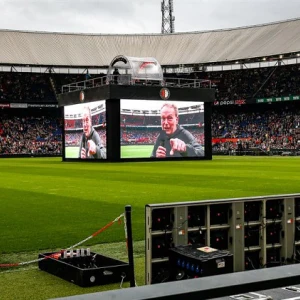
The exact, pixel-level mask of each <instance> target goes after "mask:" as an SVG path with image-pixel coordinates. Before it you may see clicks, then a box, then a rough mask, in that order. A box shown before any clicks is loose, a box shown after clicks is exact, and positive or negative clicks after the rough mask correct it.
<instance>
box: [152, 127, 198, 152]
mask: <svg viewBox="0 0 300 300" xmlns="http://www.w3.org/2000/svg"><path fill="white" fill-rule="evenodd" d="M176 138H177V139H180V140H182V141H183V142H185V144H186V152H178V151H175V152H174V155H170V151H171V149H172V148H171V145H170V139H176ZM159 146H162V147H164V148H166V152H167V154H166V157H193V156H204V148H203V147H202V146H201V145H200V144H199V143H198V142H197V141H196V139H195V137H194V136H193V135H192V134H191V133H190V132H189V131H187V130H186V129H184V128H183V127H182V126H180V125H177V129H176V131H175V132H174V133H173V134H171V135H167V134H166V132H165V131H164V130H162V131H161V133H160V134H159V136H158V137H157V140H156V142H155V145H154V148H153V151H152V154H151V157H156V150H157V148H158V147H159Z"/></svg>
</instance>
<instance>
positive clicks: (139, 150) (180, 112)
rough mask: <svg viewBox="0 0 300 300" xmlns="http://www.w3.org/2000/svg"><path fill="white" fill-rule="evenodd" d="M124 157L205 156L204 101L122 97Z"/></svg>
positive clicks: (121, 116) (122, 151)
mask: <svg viewBox="0 0 300 300" xmlns="http://www.w3.org/2000/svg"><path fill="white" fill-rule="evenodd" d="M120 126H121V158H169V157H170V158H172V157H177V158H178V157H179V158H180V157H181V158H185V157H204V154H205V152H204V150H205V149H204V103H203V102H191V101H166V102H165V101H161V100H158V101H153V100H126V99H122V100H121V114H120Z"/></svg>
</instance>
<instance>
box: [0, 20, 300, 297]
mask: <svg viewBox="0 0 300 300" xmlns="http://www.w3.org/2000/svg"><path fill="white" fill-rule="evenodd" d="M299 28H300V19H292V20H285V21H281V22H276V23H270V24H262V25H256V26H251V27H243V28H233V29H228V30H227V29H224V30H214V31H208V32H187V33H170V34H132V35H113V34H110V35H109V34H102V35H97V34H69V33H48V32H30V31H13V30H0V39H1V40H2V41H3V43H2V46H1V47H0V48H1V51H0V58H1V60H0V61H1V65H0V78H1V80H0V107H1V120H0V164H1V172H0V176H1V198H0V203H1V218H0V228H1V235H0V295H1V298H2V297H3V299H49V298H55V297H70V296H73V295H83V294H87V293H94V292H103V291H106V290H116V289H120V286H121V287H128V286H129V284H128V282H125V283H124V284H123V281H122V282H120V283H118V284H111V285H104V286H93V287H89V288H84V289H83V288H80V287H78V286H76V285H74V284H72V283H70V282H67V281H64V280H61V279H60V278H57V277H56V276H52V275H50V274H48V273H46V272H42V271H41V270H39V269H38V266H37V263H36V262H34V263H30V262H32V261H35V260H36V259H37V257H38V254H39V253H46V252H51V251H60V250H61V249H66V248H67V247H69V246H70V245H74V244H75V243H77V242H78V241H82V240H84V239H85V238H86V237H87V236H90V234H91V233H93V232H94V233H95V232H98V231H99V229H103V228H105V230H103V231H101V234H99V235H98V234H97V235H95V236H93V239H91V240H89V241H87V242H85V243H84V244H83V246H84V247H85V248H86V247H90V248H91V249H92V250H93V252H98V253H101V254H104V255H111V256H113V257H116V258H117V259H121V260H124V259H127V250H126V241H125V240H126V237H125V236H124V224H123V223H122V224H118V222H113V223H114V224H113V225H112V226H111V227H110V228H106V225H107V224H111V222H112V221H113V220H119V219H118V217H119V216H120V215H121V214H122V213H123V212H124V207H125V206H126V205H131V206H132V230H133V240H134V243H133V248H134V249H133V250H134V259H135V275H136V278H135V280H136V285H138V286H139V287H140V286H143V285H145V283H146V284H149V280H147V278H145V277H147V273H146V274H145V268H146V269H147V268H148V269H149V266H150V267H151V268H152V271H153V273H155V276H154V277H153V278H152V281H153V283H161V282H164V281H165V280H166V277H165V275H163V276H162V277H159V276H161V275H162V274H161V271H160V270H161V268H162V266H163V265H164V264H165V262H166V260H165V259H163V258H162V257H161V254H160V253H159V254H155V255H154V252H153V253H152V261H151V262H150V263H149V261H147V255H148V254H149V253H148V252H147V250H146V249H145V240H146V238H147V232H146V230H145V226H146V225H147V224H146V219H145V206H147V205H158V206H159V205H160V204H162V203H164V204H166V207H168V205H170V204H171V203H179V202H180V203H181V204H180V205H183V204H182V203H185V202H186V203H189V204H187V205H190V206H189V208H187V209H186V211H185V213H186V214H189V215H192V214H191V210H192V209H191V208H190V207H192V206H193V205H194V204H193V203H192V202H193V201H197V203H199V201H202V200H207V201H214V200H218V199H223V200H224V199H236V198H242V199H246V198H247V197H248V198H247V199H246V200H245V201H246V202H247V201H250V200H249V199H250V198H251V197H258V198H259V197H264V196H265V197H269V196H270V195H273V196H272V197H273V198H270V199H269V198H266V199H269V200H268V201H275V202H276V203H277V204H276V205H275V204H274V206H272V207H271V208H270V207H268V204H267V203H268V201H265V199H262V200H260V201H262V202H261V203H262V208H259V209H264V210H267V209H269V210H270V209H271V210H272V211H275V213H274V214H273V213H270V214H271V215H270V217H269V219H270V222H269V227H268V226H267V223H263V222H262V220H261V219H259V220H256V219H255V218H254V219H255V221H253V220H252V219H251V220H250V221H247V222H254V223H253V224H252V223H251V224H252V225H251V224H250V225H249V224H248V227H249V226H252V227H253V226H254V229H253V228H252V229H253V230H252V231H251V232H252V233H253V234H254V232H258V231H259V230H262V231H263V230H265V231H266V233H264V234H265V235H263V239H264V240H265V244H266V243H267V244H268V245H269V248H268V249H269V250H266V253H264V251H265V250H263V247H262V246H261V244H260V245H259V246H260V247H261V248H259V249H257V246H258V245H256V244H255V242H254V244H251V247H252V246H253V245H254V246H253V247H254V248H255V247H256V248H255V249H254V250H253V253H255V254H253V256H251V255H249V256H247V258H248V260H247V261H246V262H244V263H247V267H246V269H247V270H252V269H266V270H268V269H276V268H269V267H271V266H275V265H276V266H280V267H286V265H290V266H292V265H294V264H295V263H297V262H299V260H300V258H299V246H298V244H297V242H299V241H300V239H299V229H297V228H298V227H297V226H295V228H296V229H293V231H291V232H290V233H289V231H288V230H287V229H285V228H286V227H285V226H286V224H287V223H288V220H291V219H292V220H293V223H295V222H296V223H297V225H298V220H297V218H299V217H300V215H299V211H298V207H299V206H300V201H299V199H300V196H299V195H298V193H299V179H300V178H299V154H300V105H299V103H300V102H299V99H300V98H299V97H300V82H299V81H300V76H299V74H300V72H299V70H300V41H299ZM16 45H18V47H16ZM78 45H84V47H78ZM95 53H96V55H95ZM124 53H126V54H128V55H130V56H132V57H155V58H156V59H157V60H158V61H159V63H160V64H161V66H162V69H163V73H164V77H165V78H177V79H182V80H187V79H189V80H190V79H193V80H194V79H201V80H205V81H206V82H210V84H211V88H214V89H215V91H216V94H215V101H214V103H212V105H211V110H212V114H211V115H212V121H211V137H212V151H213V159H212V160H209V161H161V162H153V163H151V162H134V163H132V162H126V163H101V162H99V163H82V162H73V161H71V162H63V161H62V155H63V152H64V151H65V155H66V156H67V157H70V158H74V157H78V155H79V149H78V147H79V143H80V141H79V139H80V137H79V133H82V123H81V118H82V115H81V113H80V111H78V110H76V107H75V108H74V107H72V109H71V107H70V110H69V111H68V110H66V109H65V110H63V109H62V107H60V106H59V105H58V101H57V97H58V95H59V94H60V93H61V92H62V90H61V87H62V86H67V85H69V84H73V83H75V82H85V81H86V80H92V79H95V80H99V81H101V80H103V79H104V78H105V77H106V75H107V70H108V67H109V64H110V62H111V60H112V59H113V58H114V57H116V56H118V55H120V54H124ZM99 78H100V79H99ZM125 100H126V99H125ZM91 103H92V104H91V107H90V109H91V115H92V124H93V126H94V128H95V130H96V131H97V132H98V133H99V135H100V136H101V138H102V139H103V140H106V138H105V137H106V126H107V119H106V113H105V112H106V107H105V101H104V102H101V101H99V102H91ZM121 103H122V102H121ZM201 103H202V102H195V103H191V104H190V105H182V106H180V107H179V123H180V124H183V126H184V127H186V128H188V129H189V130H191V132H192V133H193V135H194V136H195V137H196V138H197V142H198V143H199V144H201V145H204V143H205V140H204V134H203V128H204V123H205V122H204V114H203V105H202V104H201ZM160 108H161V105H160V104H157V105H156V106H155V107H146V106H145V105H144V106H143V105H142V103H141V105H139V106H136V104H134V105H133V104H132V103H130V101H127V102H126V101H125V102H123V106H122V105H121V110H120V120H118V122H119V124H120V133H121V134H120V143H121V145H122V147H121V155H122V156H123V157H131V158H132V157H138V158H139V157H145V156H147V157H148V156H150V155H151V151H152V148H153V143H154V140H155V139H156V137H157V135H158V128H159V127H160V116H159V110H160ZM63 134H64V135H65V136H64V137H63ZM63 139H64V140H65V149H64V147H63ZM274 195H294V196H291V197H292V198H293V202H292V203H293V206H294V207H296V208H295V209H294V208H293V209H292V210H293V211H294V212H293V217H291V218H289V217H288V216H286V214H285V213H286V212H287V210H284V209H283V208H282V207H288V206H289V203H290V202H289V201H290V200H289V199H290V198H289V197H288V196H284V197H283V196H278V197H277V198H276V197H275V198H274ZM259 199H261V198H259ZM278 201H279V202H278ZM225 202H226V201H225ZM225 202H224V203H225ZM275 202H274V203H275ZM203 203H206V202H203ZM209 203H211V202H209ZM224 203H223V202H222V204H220V205H225V206H222V209H223V208H224V210H222V213H223V211H228V212H229V211H231V210H232V211H234V209H236V208H235V206H232V208H231V210H230V209H229V208H228V203H227V202H226V203H225V204H224ZM207 205H208V206H210V204H207ZM226 205H227V206H226ZM178 207H179V206H178ZM159 208H161V207H159ZM233 208H234V209H233ZM168 209H169V208H168ZM170 209H173V208H170ZM174 209H175V212H176V213H175V214H174V216H175V219H176V218H177V216H179V215H180V208H174ZM189 209H190V210H189ZM254 209H256V208H255V207H254V208H253V210H254ZM250 210H251V208H250ZM200 211H201V209H200V210H199V215H200V214H202V212H200ZM148 213H152V211H151V207H150V210H148ZM215 213H216V215H217V214H219V212H218V211H216V212H215ZM279 215H280V217H279ZM163 217H165V215H163ZM153 218H154V217H153ZM178 218H179V217H178ZM211 218H212V215H211ZM229 218H230V217H229ZM259 218H264V217H262V216H260V217H259ZM158 219H160V220H161V219H162V218H161V216H159V218H158ZM225 219H226V218H225ZM176 220H177V219H176ZM245 220H246V219H245ZM294 221H295V222H294ZM178 222H179V221H178ZM181 222H182V221H181ZM195 222H196V221H195ZM224 222H229V221H228V220H227V219H226V220H225V221H224ZM230 222H231V221H230ZM245 222H246V221H245ZM255 222H256V223H255ZM183 223H187V224H188V222H185V221H183V222H182V223H180V224H181V225H182V226H183ZM196 223H197V222H196ZM166 224H167V223H166ZM166 224H165V225H166ZM174 224H176V222H175V223H174ZM189 224H190V223H189ZM197 224H198V223H197ZM230 224H231V223H230ZM276 224H281V226H282V227H276V226H277V225H276ZM289 224H290V223H289ZM167 225H168V224H167ZM177 225H178V224H177ZM198 225H199V224H198ZM198 225H197V226H195V228H194V229H193V230H191V232H197V231H201V232H202V231H204V232H206V235H203V236H202V233H201V238H200V240H201V242H202V241H203V239H204V242H205V243H206V244H207V243H210V242H211V241H212V240H214V243H213V242H211V243H210V245H208V246H214V247H215V248H217V247H219V248H220V249H223V250H226V249H230V250H232V251H237V250H236V249H235V248H234V247H233V246H232V245H230V237H231V236H230V235H232V236H233V234H232V233H231V231H230V230H231V229H228V226H227V225H226V226H227V227H226V226H225V225H224V224H221V225H220V223H218V221H216V223H215V224H212V227H213V226H215V228H212V229H216V230H218V231H215V232H213V230H212V229H211V228H209V227H206V226H205V225H203V224H202V223H201V224H200V225H199V226H200V227H199V226H198ZM174 226H175V225H174ZM255 226H256V227H255ZM270 226H272V227H270ZM175 227H176V226H175ZM191 227H193V226H191ZM166 228H167V226H166V227H164V229H163V230H162V232H163V233H164V234H166V236H167V237H168V238H169V237H170V232H169V231H170V230H169V229H170V228H168V230H167V229H166ZM199 228H200V229H201V228H202V230H198V229H199ZM268 228H269V229H268ZM227 229H228V231H226V230H227ZM171 231H172V230H171ZM225 231H226V233H225V234H224V232H225ZM268 232H269V234H270V235H271V234H272V235H273V233H274V235H276V237H277V238H275V240H272V241H270V240H268V239H269V237H268ZM282 232H284V233H282ZM160 234H161V233H154V235H153V236H154V237H155V236H156V237H155V238H154V239H153V240H152V243H153V245H156V246H157V248H158V249H159V248H161V246H162V243H161V242H157V241H158V239H156V238H157V236H159V235H160ZM214 234H215V235H214ZM247 237H250V236H249V234H248V235H247ZM287 237H288V238H287ZM188 238H189V244H193V243H194V240H196V241H197V242H198V241H199V236H196V235H194V234H190V235H189V237H188ZM178 239H179V242H180V238H178ZM225 239H226V242H224V243H223V244H218V243H216V241H218V242H219V241H224V240H225ZM176 242H177V241H176ZM179 242H178V243H179ZM288 242H289V244H290V245H289V246H287V245H288ZM164 243H166V240H164ZM168 243H170V240H168ZM259 243H260V242H259ZM249 247H250V246H249ZM278 249H279V250H278ZM286 249H288V250H286ZM278 251H279V252H278ZM290 254H292V255H291V257H289V259H287V256H289V255H290ZM256 255H258V256H256ZM261 257H263V260H264V261H263V263H262V262H261V261H260V259H261ZM281 257H285V259H284V260H283V261H282V260H281ZM157 262H158V263H159V264H160V263H162V264H161V265H159V268H157V269H155V267H153V265H151V264H156V263H157ZM157 265H158V264H157ZM243 267H244V266H243ZM277 269H278V268H277ZM257 271H258V270H257ZM278 272H280V271H278ZM245 273H247V272H245ZM236 274H238V273H236ZM158 275H159V276H158ZM154 279H155V280H154ZM150 281H151V280H150ZM155 281H156V282H155ZM177 283H178V282H177ZM295 284H296V283H295ZM287 285H289V284H287ZM154 286H155V285H154ZM157 286H159V284H158V285H157ZM125 290H126V289H123V290H122V291H125ZM127 290H128V289H127ZM245 297H246V296H245ZM215 298H217V297H215ZM248 298H249V297H248ZM252 298H253V299H254V295H253V294H252ZM260 298H261V299H264V298H262V297H260ZM226 299H227V298H226ZM236 299H238V298H236ZM240 299H242V298H240ZM244 299H247V298H244ZM249 299H251V298H249ZM274 299H275V298H274ZM281 299H283V298H281Z"/></svg>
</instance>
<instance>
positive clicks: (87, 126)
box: [79, 106, 106, 159]
mask: <svg viewBox="0 0 300 300" xmlns="http://www.w3.org/2000/svg"><path fill="white" fill-rule="evenodd" d="M82 127H83V134H82V137H81V141H80V146H79V158H82V159H106V148H105V147H104V145H103V142H102V141H101V138H100V136H99V134H98V132H97V131H96V130H95V129H94V128H93V126H92V113H91V109H90V108H89V107H88V106H85V107H84V108H83V116H82Z"/></svg>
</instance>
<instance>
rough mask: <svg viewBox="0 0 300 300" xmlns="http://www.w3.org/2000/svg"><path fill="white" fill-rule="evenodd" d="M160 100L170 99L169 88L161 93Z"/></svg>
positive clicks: (163, 89)
mask: <svg viewBox="0 0 300 300" xmlns="http://www.w3.org/2000/svg"><path fill="white" fill-rule="evenodd" d="M159 95H160V98H161V99H163V100H167V99H169V98H170V90H169V89H167V88H162V89H161V90H160V92H159Z"/></svg>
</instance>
